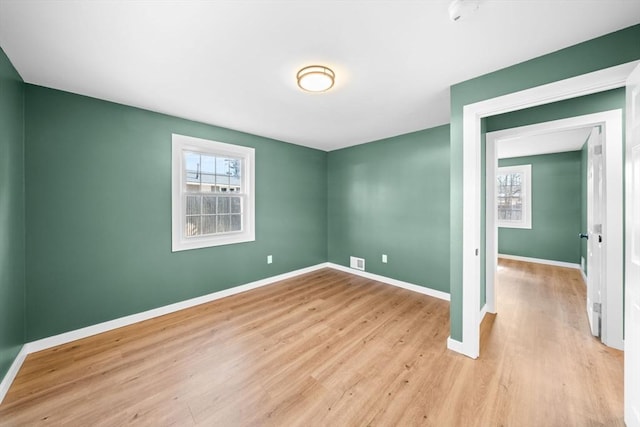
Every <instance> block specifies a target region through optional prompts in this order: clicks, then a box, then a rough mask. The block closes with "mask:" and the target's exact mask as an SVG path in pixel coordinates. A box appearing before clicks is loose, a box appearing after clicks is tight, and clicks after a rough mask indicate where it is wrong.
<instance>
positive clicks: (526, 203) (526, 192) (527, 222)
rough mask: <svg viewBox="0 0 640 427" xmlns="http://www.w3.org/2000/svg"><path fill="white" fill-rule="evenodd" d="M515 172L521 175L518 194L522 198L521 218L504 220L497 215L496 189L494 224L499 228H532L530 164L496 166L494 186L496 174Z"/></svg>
mask: <svg viewBox="0 0 640 427" xmlns="http://www.w3.org/2000/svg"><path fill="white" fill-rule="evenodd" d="M516 173H517V174H521V175H522V187H521V189H520V191H521V193H522V195H521V196H520V197H521V199H522V219H521V220H517V221H516V220H504V219H500V218H499V217H498V191H497V190H496V202H495V203H496V224H497V226H498V227H499V228H523V229H532V221H531V216H532V214H531V207H532V194H531V164H526V165H514V166H501V167H498V170H497V171H496V183H495V185H496V187H497V186H498V176H500V175H510V174H516Z"/></svg>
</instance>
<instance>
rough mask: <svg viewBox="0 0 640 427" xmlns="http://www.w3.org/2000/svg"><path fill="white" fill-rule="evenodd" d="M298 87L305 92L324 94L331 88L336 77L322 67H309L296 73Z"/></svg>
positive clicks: (326, 68) (328, 69)
mask: <svg viewBox="0 0 640 427" xmlns="http://www.w3.org/2000/svg"><path fill="white" fill-rule="evenodd" d="M297 78H298V86H300V89H302V90H306V91H307V92H325V91H327V90H329V89H331V88H332V87H333V84H334V82H335V78H336V75H335V73H334V72H333V70H332V69H331V68H328V67H325V66H324V65H309V66H308V67H304V68H303V69H301V70H300V71H298V75H297Z"/></svg>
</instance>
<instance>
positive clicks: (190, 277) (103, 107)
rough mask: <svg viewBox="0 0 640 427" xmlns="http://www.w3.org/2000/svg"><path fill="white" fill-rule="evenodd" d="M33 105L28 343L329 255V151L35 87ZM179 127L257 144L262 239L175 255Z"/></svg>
mask: <svg viewBox="0 0 640 427" xmlns="http://www.w3.org/2000/svg"><path fill="white" fill-rule="evenodd" d="M25 111H26V152H25V156H26V159H25V161H26V168H25V177H26V187H27V189H28V191H27V195H26V226H27V232H26V242H27V251H26V257H27V261H26V271H27V274H26V278H27V340H29V341H30V340H35V339H39V338H42V337H46V336H51V335H55V334H58V333H62V332H65V331H69V330H74V329H77V328H81V327H84V326H88V325H92V324H96V323H99V322H103V321H107V320H110V319H114V318H118V317H121V316H125V315H129V314H132V313H137V312H140V311H144V310H148V309H152V308H155V307H159V306H163V305H166V304H170V303H174V302H177V301H182V300H185V299H189V298H192V297H196V296H200V295H204V294H208V293H211V292H215V291H220V290H223V289H227V288H230V287H233V286H236V285H240V284H243V283H247V282H251V281H255V280H258V279H261V278H265V277H270V276H274V275H277V274H281V273H285V272H288V271H292V270H296V269H299V268H303V267H307V266H311V265H315V264H318V263H322V262H325V261H326V260H327V237H326V236H327V232H326V227H327V211H326V195H327V191H326V190H327V187H326V185H327V179H326V166H327V153H325V152H322V151H318V150H313V149H309V148H305V147H301V146H296V145H292V144H286V143H282V142H279V141H275V140H269V139H266V138H261V137H257V136H253V135H249V134H245V133H240V132H236V131H232V130H228V129H223V128H218V127H215V126H209V125H204V124H201V123H196V122H191V121H187V120H183V119H179V118H175V117H170V116H166V115H162V114H158V113H153V112H150V111H145V110H141V109H136V108H132V107H127V106H123V105H119V104H115V103H111V102H106V101H101V100H97V99H93V98H88V97H84V96H79V95H74V94H70V93H66V92H61V91H57V90H53V89H46V88H42V87H38V86H32V85H26V110H25ZM172 133H179V134H184V135H189V136H195V137H199V138H206V139H212V140H216V141H222V142H226V143H231V144H238V145H245V146H251V147H254V148H255V149H256V241H255V242H250V243H242V244H234V245H227V246H219V247H215V248H206V249H195V250H188V251H183V252H176V253H172V252H171V134H172ZM267 255H273V264H270V265H267V263H266V259H267Z"/></svg>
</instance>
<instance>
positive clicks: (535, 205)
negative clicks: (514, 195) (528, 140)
mask: <svg viewBox="0 0 640 427" xmlns="http://www.w3.org/2000/svg"><path fill="white" fill-rule="evenodd" d="M527 164H530V165H531V229H521V228H504V227H500V228H498V253H501V254H506V255H517V256H523V257H529V258H540V259H547V260H553V261H562V262H569V263H573V264H579V263H580V240H579V239H578V233H579V232H580V220H579V219H580V218H581V208H582V206H581V205H582V203H581V202H582V182H581V178H582V177H581V156H580V151H571V152H567V153H557V154H545V155H539V156H528V157H516V158H511V159H501V160H499V161H498V166H501V167H502V166H515V165H527Z"/></svg>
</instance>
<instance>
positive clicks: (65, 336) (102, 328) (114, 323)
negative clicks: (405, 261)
mask: <svg viewBox="0 0 640 427" xmlns="http://www.w3.org/2000/svg"><path fill="white" fill-rule="evenodd" d="M326 267H327V264H326V263H322V264H317V265H314V266H311V267H307V268H302V269H300V270H295V271H290V272H288V273H284V274H279V275H277V276H272V277H267V278H266V279H261V280H256V281H255V282H251V283H246V284H244V285H240V286H235V287H233V288H229V289H225V290H222V291H218V292H213V293H211V294H207V295H203V296H200V297H196V298H191V299H188V300H185V301H180V302H177V303H174V304H169V305H165V306H162V307H158V308H154V309H151V310H147V311H143V312H141V313H136V314H132V315H129V316H124V317H120V318H118V319H113V320H109V321H107V322H102V323H98V324H96V325H91V326H87V327H86V328H81V329H76V330H74V331H69V332H65V333H62V334H59V335H54V336H51V337H47V338H43V339H40V340H37V341H32V342H29V343H27V344H25V346H26V347H27V349H28V352H29V353H35V352H36V351H41V350H44V349H47V348H51V347H55V346H58V345H61V344H66V343H68V342H71V341H76V340H79V339H82V338H86V337H90V336H92V335H96V334H100V333H103V332H107V331H111V330H113V329H117V328H121V327H123V326H129V325H132V324H134V323H138V322H142V321H144V320H149V319H153V318H154V317H159V316H164V315H165V314H169V313H174V312H176V311H179V310H184V309H185V308H190V307H194V306H196V305H200V304H204V303H207V302H211V301H215V300H218V299H221V298H225V297H228V296H231V295H235V294H239V293H241V292H246V291H250V290H251V289H256V288H260V287H262V286H266V285H270V284H272V283H275V282H279V281H281V280H285V279H290V278H292V277H296V276H299V275H301V274H306V273H310V272H312V271H315V270H319V269H321V268H326Z"/></svg>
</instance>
